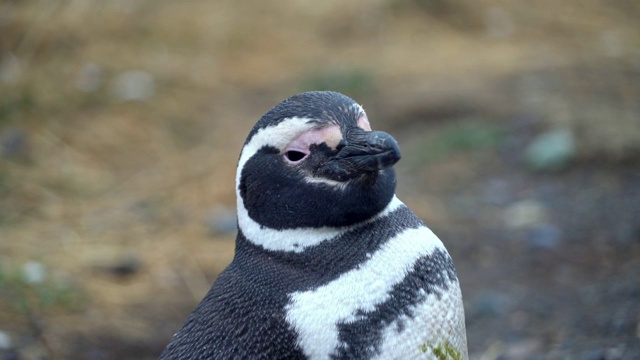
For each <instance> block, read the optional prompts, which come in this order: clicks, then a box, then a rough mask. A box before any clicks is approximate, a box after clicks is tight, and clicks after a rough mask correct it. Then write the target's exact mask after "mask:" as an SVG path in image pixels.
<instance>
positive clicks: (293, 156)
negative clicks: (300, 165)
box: [284, 150, 307, 163]
mask: <svg viewBox="0 0 640 360" xmlns="http://www.w3.org/2000/svg"><path fill="white" fill-rule="evenodd" d="M306 156H307V154H305V153H303V152H301V151H295V150H289V151H287V152H286V153H284V157H285V158H286V159H287V160H289V161H290V162H293V163H296V162H299V161H300V160H302V159H304V158H305V157H306Z"/></svg>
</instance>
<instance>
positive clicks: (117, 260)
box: [94, 252, 142, 277]
mask: <svg viewBox="0 0 640 360" xmlns="http://www.w3.org/2000/svg"><path fill="white" fill-rule="evenodd" d="M94 267H95V268H96V269H98V270H100V271H102V272H105V273H108V274H110V275H115V276H117V277H127V276H131V275H134V274H136V273H137V272H138V271H140V269H141V268H142V259H140V256H139V255H138V254H136V253H134V252H125V253H119V254H114V255H112V256H110V257H108V258H106V259H100V260H97V261H95V262H94Z"/></svg>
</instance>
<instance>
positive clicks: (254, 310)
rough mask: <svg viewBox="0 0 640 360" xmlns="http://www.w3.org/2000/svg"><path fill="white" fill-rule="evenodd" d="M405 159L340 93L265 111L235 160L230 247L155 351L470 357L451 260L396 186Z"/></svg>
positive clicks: (178, 355) (230, 355) (176, 355)
mask: <svg viewBox="0 0 640 360" xmlns="http://www.w3.org/2000/svg"><path fill="white" fill-rule="evenodd" d="M398 160H400V149H399V147H398V144H397V142H396V141H395V139H394V138H393V137H391V135H389V134H388V133H385V132H382V131H372V130H371V126H370V123H369V120H368V118H367V115H366V114H365V111H364V109H363V108H362V106H360V105H359V104H358V103H356V102H355V101H354V100H352V99H351V98H349V97H347V96H345V95H342V94H340V93H337V92H331V91H315V92H305V93H301V94H298V95H294V96H292V97H290V98H288V99H286V100H284V101H282V102H281V103H279V104H277V105H276V106H275V107H273V108H272V109H270V110H269V111H267V112H266V113H265V114H264V115H263V116H262V117H261V118H260V119H259V120H258V122H257V123H256V124H255V126H254V127H253V129H251V131H250V132H249V135H248V137H247V139H246V141H245V143H244V146H243V148H242V151H241V154H240V159H239V161H238V168H237V174H236V194H237V212H238V234H237V238H236V243H235V254H234V258H233V260H232V262H231V263H230V264H229V265H228V267H227V268H226V269H225V270H224V271H222V272H221V273H220V275H219V276H218V278H217V279H216V281H215V282H214V284H213V285H212V287H211V289H210V290H209V292H208V293H207V294H206V296H205V297H204V299H203V300H202V301H201V302H200V304H199V305H198V306H197V307H196V308H195V310H194V311H193V312H192V313H191V314H190V315H189V316H188V318H187V320H186V322H185V324H184V325H183V327H182V328H181V329H180V330H179V331H178V332H177V333H176V334H175V335H174V336H173V338H172V340H171V341H170V342H169V344H168V345H167V346H166V348H165V349H164V351H163V352H162V354H161V356H160V359H313V360H324V359H439V360H441V359H456V360H458V359H467V358H468V354H467V340H466V331H465V322H464V310H463V304H462V295H461V290H460V285H459V282H458V278H457V275H456V271H455V268H454V265H453V261H452V259H451V257H450V255H449V254H448V252H447V250H446V249H445V247H444V245H443V243H442V242H441V241H440V240H439V239H438V237H437V236H436V235H434V233H433V232H432V231H431V230H430V229H429V228H428V227H427V226H426V225H425V223H424V222H423V221H422V220H420V219H419V218H418V217H417V216H416V215H415V214H414V213H413V212H412V211H411V210H410V209H409V208H408V207H407V206H405V205H404V204H403V203H402V202H401V201H400V200H399V199H398V198H397V197H396V196H395V188H396V176H395V172H394V169H393V165H394V164H396V163H397V162H398Z"/></svg>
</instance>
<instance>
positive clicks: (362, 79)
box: [0, 0, 640, 360]
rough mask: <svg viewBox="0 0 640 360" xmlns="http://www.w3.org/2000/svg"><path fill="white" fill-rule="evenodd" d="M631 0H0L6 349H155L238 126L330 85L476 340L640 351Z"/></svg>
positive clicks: (481, 345) (77, 352) (231, 161)
mask: <svg viewBox="0 0 640 360" xmlns="http://www.w3.org/2000/svg"><path fill="white" fill-rule="evenodd" d="M639 17H640V4H638V3H637V2H636V1H633V0H627V1H622V0H617V1H591V0H590V1H581V2H571V3H569V2H556V1H550V0H541V1H536V2H507V1H488V0H480V1H463V0H448V1H447V0H431V1H420V0H377V1H364V0H354V1H349V2H338V1H324V2H317V1H298V2H295V3H288V2H278V1H273V0H268V1H249V2H232V1H203V0H190V1H148V0H119V1H109V2H104V1H97V0H86V1H76V0H46V1H45V0H41V1H21V0H11V1H2V2H0V359H7V360H8V359H89V360H102V359H154V358H157V356H158V355H159V353H160V352H161V350H162V348H163V347H164V345H165V344H166V343H167V342H168V340H169V339H170V337H171V336H172V334H173V333H174V332H175V331H176V330H177V329H178V328H179V327H180V325H181V324H182V322H183V321H184V319H185V317H186V315H187V314H188V313H189V312H190V311H191V310H192V309H193V307H194V306H195V305H196V304H197V303H198V302H199V300H200V299H201V298H202V296H203V295H204V294H205V292H206V291H207V290H208V288H209V286H210V285H211V283H212V282H213V281H214V280H215V278H216V276H217V274H218V273H219V272H220V271H221V270H222V269H223V268H224V267H225V266H226V264H227V263H228V262H229V261H230V260H231V257H232V256H233V241H234V237H235V219H234V217H233V216H234V212H235V209H234V206H235V195H234V190H233V187H234V176H235V166H236V161H237V157H238V154H239V152H240V149H241V147H242V143H243V141H244V139H245V137H246V135H247V133H248V131H249V129H250V128H251V127H252V125H253V124H254V123H255V121H257V119H258V118H259V117H260V115H262V113H264V112H265V111H266V110H268V109H269V108H270V107H271V106H273V105H275V104H276V103H277V102H279V101H280V100H282V99H284V98H285V97H287V96H290V95H292V94H294V93H297V92H300V91H303V90H312V89H331V90H337V91H341V92H344V93H346V94H347V95H350V96H351V97H353V98H354V99H356V100H357V101H358V102H360V103H361V104H362V105H363V106H364V107H365V109H366V110H367V113H368V116H369V119H370V120H371V123H372V126H373V127H374V128H377V129H381V130H385V131H388V132H389V133H391V134H392V135H393V136H394V137H395V138H396V139H397V140H398V142H399V144H400V146H401V149H402V152H403V159H402V160H401V162H400V163H399V164H398V165H397V173H398V179H399V185H398V191H397V192H398V195H399V197H400V198H401V199H403V200H404V201H405V202H406V203H407V204H408V205H409V206H410V207H411V208H412V209H413V210H414V211H415V212H416V213H418V214H419V215H420V216H421V217H422V218H423V219H424V220H425V221H426V222H427V223H428V224H429V225H430V227H432V229H433V230H434V232H436V233H437V234H438V235H439V236H440V238H441V239H442V240H443V241H444V243H445V244H446V245H447V247H448V249H449V251H450V253H451V255H452V257H453V259H454V262H455V263H456V266H457V270H458V275H459V278H460V281H461V285H462V290H463V295H464V297H465V299H464V300H465V311H466V316H467V331H468V342H469V352H470V356H471V358H472V359H483V360H484V359H584V360H597V359H607V360H616V359H640V161H639V160H640V100H639V99H640V27H638V20H637V19H638V18H639Z"/></svg>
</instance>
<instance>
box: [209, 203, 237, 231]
mask: <svg viewBox="0 0 640 360" xmlns="http://www.w3.org/2000/svg"><path fill="white" fill-rule="evenodd" d="M206 224H207V227H208V228H209V232H210V233H211V234H212V235H214V236H215V235H225V234H233V233H235V232H236V231H237V230H238V217H237V215H236V212H235V211H234V210H232V209H229V208H226V207H218V208H215V209H213V210H211V211H210V212H209V214H208V215H207V218H206Z"/></svg>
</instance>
